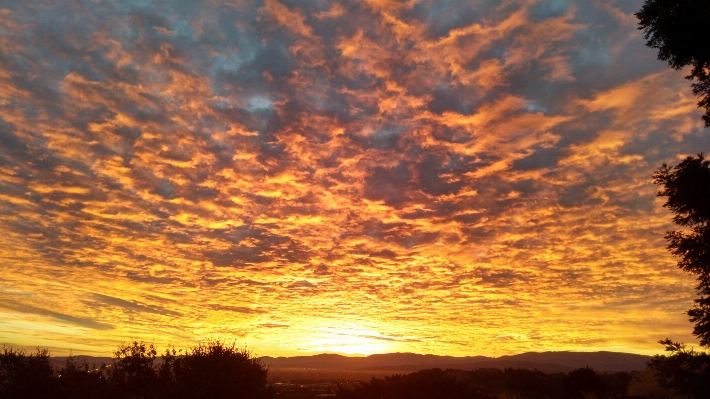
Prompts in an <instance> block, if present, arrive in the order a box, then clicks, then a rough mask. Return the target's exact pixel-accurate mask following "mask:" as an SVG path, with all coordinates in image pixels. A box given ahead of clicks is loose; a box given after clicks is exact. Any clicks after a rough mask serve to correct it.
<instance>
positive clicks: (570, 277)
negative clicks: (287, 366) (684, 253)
mask: <svg viewBox="0 0 710 399" xmlns="http://www.w3.org/2000/svg"><path fill="white" fill-rule="evenodd" d="M6 3H7V4H4V5H3V6H2V7H3V8H2V9H0V231H2V234H0V344H7V345H16V346H17V345H19V346H25V347H30V348H31V347H35V346H41V347H48V348H50V350H52V352H53V353H55V354H56V355H63V354H68V353H69V351H73V353H77V354H78V353H86V354H103V355H102V356H107V355H110V354H111V352H112V351H114V350H115V349H116V347H117V346H118V345H119V344H120V343H122V342H128V341H129V340H131V339H138V340H143V341H146V342H153V343H154V344H155V345H156V346H158V347H159V348H165V347H166V346H167V345H168V344H172V345H174V346H176V347H182V348H185V347H189V346H192V345H195V344H196V343H198V342H204V341H206V340H207V339H210V338H221V339H224V340H227V341H230V342H231V341H235V342H236V343H237V344H239V345H245V346H246V347H247V348H249V349H251V350H253V351H254V353H256V354H258V355H269V356H279V355H289V356H293V355H297V354H315V353H321V352H337V353H342V354H360V355H367V354H373V353H384V352H412V353H422V354H440V355H452V356H467V355H485V356H500V355H510V354H517V353H521V352H530V351H535V352H543V351H561V350H566V351H598V350H613V351H622V352H630V353H639V354H655V353H660V352H662V350H663V347H662V346H661V345H659V344H658V340H660V339H664V338H666V337H669V338H671V339H673V340H675V341H679V342H685V343H686V344H688V345H694V344H695V343H696V342H697V340H696V339H695V338H694V337H693V336H692V334H691V332H692V325H691V323H690V322H689V321H688V316H687V315H686V314H685V312H686V311H687V310H688V309H690V308H691V307H692V303H693V302H692V301H693V299H694V297H695V293H694V289H693V287H694V284H695V282H694V279H693V277H692V276H689V275H686V274H683V273H682V272H681V271H680V270H678V268H677V267H676V266H675V265H676V263H677V259H674V258H673V257H672V256H671V255H670V254H669V253H668V251H667V250H666V242H665V241H664V239H663V236H664V234H665V232H666V231H667V230H671V229H673V228H674V226H673V224H672V222H671V215H670V214H669V212H668V211H666V210H665V209H663V207H662V204H663V201H662V199H659V198H657V197H656V196H655V194H656V191H657V187H655V186H654V185H653V182H652V179H651V177H650V176H651V175H652V174H653V172H654V170H656V169H657V168H658V167H659V166H660V165H661V164H663V163H664V162H665V163H669V164H674V163H677V162H678V161H679V160H680V159H682V158H684V157H686V156H688V155H691V154H696V153H698V152H701V151H705V152H708V151H710V133H709V132H710V131H708V130H707V129H704V128H703V124H702V120H701V119H700V116H701V114H702V112H701V111H700V110H698V109H697V107H696V103H697V99H696V98H694V97H693V95H692V92H691V88H690V87H689V82H688V81H687V80H685V79H683V76H685V73H684V71H674V70H672V69H671V68H669V67H668V66H667V65H666V64H665V63H664V62H661V61H658V60H657V59H656V52H655V51H654V50H652V49H649V48H646V47H645V45H644V43H645V42H644V40H643V38H642V32H640V31H638V29H637V21H636V18H635V17H634V15H633V13H634V12H636V11H637V10H638V9H639V8H640V7H641V5H642V4H643V1H642V0H631V1H627V0H613V1H603V2H590V1H583V0H564V1H555V2H544V1H537V0H513V1H507V2H502V3H501V2H489V1H483V0H481V1H451V2H439V1H435V0H413V1H407V2H391V1H380V0H377V1H376V0H368V1H362V2H354V1H352V2H351V1H338V2H325V1H305V0H237V1H211V2H181V3H174V4H173V3H170V4H154V3H152V2H150V1H147V2H146V1H132V0H125V1H124V0H122V1H102V2H93V1H84V0H73V1H70V2H64V3H56V4H55V3H52V2H44V1H22V2H6Z"/></svg>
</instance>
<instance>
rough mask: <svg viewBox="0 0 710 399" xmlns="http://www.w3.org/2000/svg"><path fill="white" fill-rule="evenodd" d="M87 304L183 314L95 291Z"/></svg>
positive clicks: (143, 311) (165, 313)
mask: <svg viewBox="0 0 710 399" xmlns="http://www.w3.org/2000/svg"><path fill="white" fill-rule="evenodd" d="M86 304H87V305H89V306H97V305H99V306H101V305H100V304H103V305H109V306H117V307H120V308H123V309H126V310H130V311H133V312H139V313H153V314H159V315H163V316H172V317H179V316H181V314H180V313H179V312H176V311H173V310H170V309H164V308H159V307H155V306H150V305H144V304H142V303H135V302H131V301H127V300H125V299H121V298H116V297H113V296H109V295H103V294H97V293H93V294H91V300H90V301H86Z"/></svg>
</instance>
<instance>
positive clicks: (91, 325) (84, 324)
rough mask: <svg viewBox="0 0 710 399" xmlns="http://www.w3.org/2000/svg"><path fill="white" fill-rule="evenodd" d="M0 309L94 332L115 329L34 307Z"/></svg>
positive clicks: (8, 305) (11, 305) (17, 306)
mask: <svg viewBox="0 0 710 399" xmlns="http://www.w3.org/2000/svg"><path fill="white" fill-rule="evenodd" d="M0 307H2V308H4V309H8V310H11V311H14V312H19V313H27V314H33V315H39V316H47V317H50V318H52V319H54V320H56V321H58V322H60V323H69V324H74V325H77V326H79V327H85V328H90V329H93V330H111V329H113V328H114V327H113V326H111V325H109V324H104V323H99V322H97V321H94V320H91V319H86V318H82V317H76V316H71V315H68V314H64V313H60V312H55V311H52V310H48V309H42V308H38V307H35V306H32V305H25V304H21V303H4V304H3V305H1V306H0Z"/></svg>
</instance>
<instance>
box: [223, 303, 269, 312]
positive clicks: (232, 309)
mask: <svg viewBox="0 0 710 399" xmlns="http://www.w3.org/2000/svg"><path fill="white" fill-rule="evenodd" d="M209 308H210V309H214V310H222V311H225V312H235V313H243V314H264V313H267V312H266V311H265V310H262V309H258V308H248V307H245V306H230V305H220V304H212V305H209Z"/></svg>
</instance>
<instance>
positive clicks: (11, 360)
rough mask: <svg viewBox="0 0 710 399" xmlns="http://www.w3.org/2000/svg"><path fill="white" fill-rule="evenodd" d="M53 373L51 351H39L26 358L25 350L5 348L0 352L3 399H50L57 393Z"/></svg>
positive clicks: (0, 378)
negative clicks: (50, 360) (50, 358)
mask: <svg viewBox="0 0 710 399" xmlns="http://www.w3.org/2000/svg"><path fill="white" fill-rule="evenodd" d="M55 387H56V384H55V380H54V370H53V369H52V366H51V365H50V363H49V351H48V350H47V349H39V348H37V351H36V352H35V353H33V354H27V352H25V351H24V350H22V349H19V350H15V349H12V348H7V347H3V348H2V351H1V352H0V398H3V399H42V398H50V397H52V396H51V393H52V392H53V391H54V390H55Z"/></svg>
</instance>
